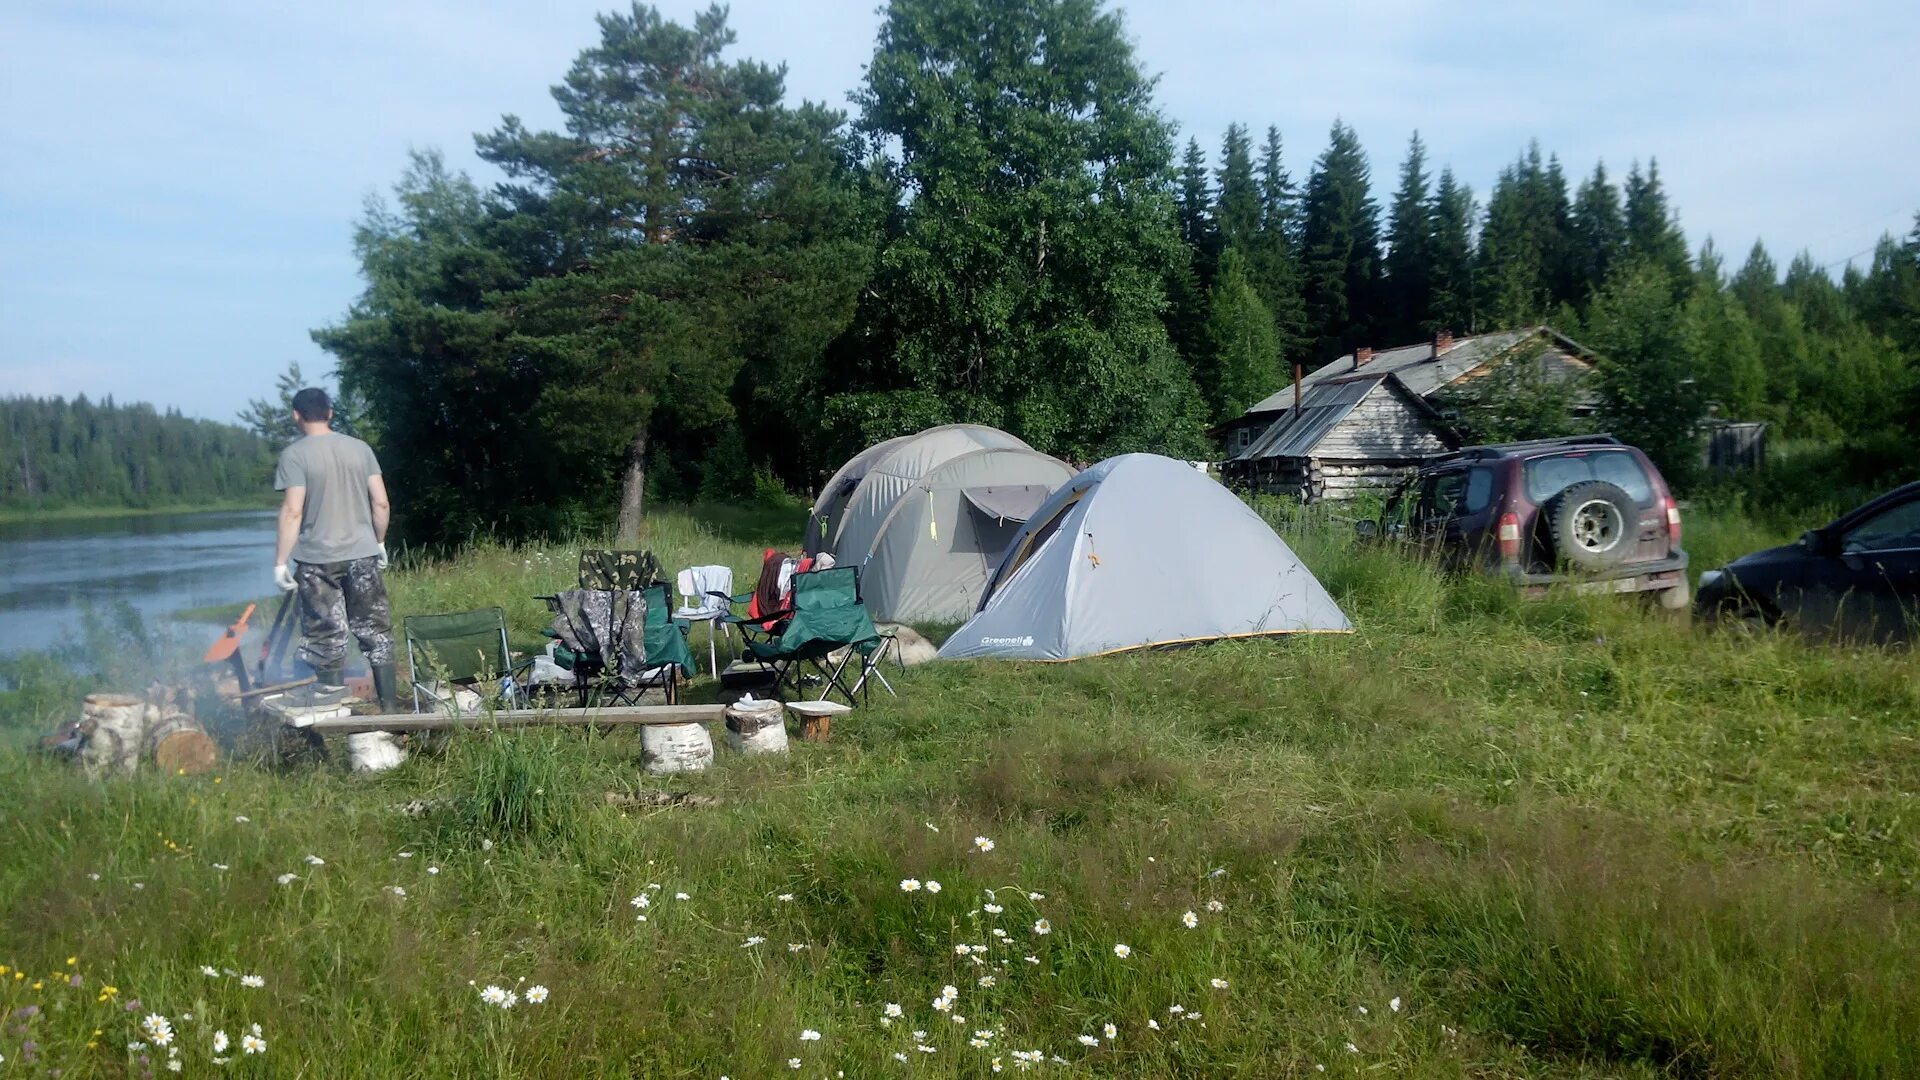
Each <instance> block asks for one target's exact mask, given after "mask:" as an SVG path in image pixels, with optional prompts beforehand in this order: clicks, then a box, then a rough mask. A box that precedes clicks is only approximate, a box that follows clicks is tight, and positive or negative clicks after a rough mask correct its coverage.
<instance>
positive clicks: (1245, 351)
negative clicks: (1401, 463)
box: [1207, 247, 1281, 420]
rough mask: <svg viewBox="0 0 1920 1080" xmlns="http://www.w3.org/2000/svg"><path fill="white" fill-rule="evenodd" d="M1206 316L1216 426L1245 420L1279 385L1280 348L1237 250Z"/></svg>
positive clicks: (1226, 262) (1226, 260) (1227, 259)
mask: <svg viewBox="0 0 1920 1080" xmlns="http://www.w3.org/2000/svg"><path fill="white" fill-rule="evenodd" d="M1210 301H1211V302H1210V305H1209V312H1208V315H1207V339H1208V342H1209V344H1210V345H1211V347H1212V355H1213V358H1214V359H1213V363H1214V368H1213V372H1212V374H1213V380H1212V384H1211V386H1210V387H1209V389H1210V391H1211V392H1210V393H1209V394H1208V398H1209V399H1210V401H1211V403H1212V405H1213V415H1214V419H1215V420H1227V419H1230V418H1232V417H1235V416H1238V415H1240V414H1241V413H1242V412H1244V411H1246V409H1247V407H1248V406H1250V405H1252V404H1253V403H1254V402H1256V401H1259V400H1260V399H1261V398H1263V397H1266V396H1267V395H1268V394H1270V393H1272V392H1273V390H1274V388H1275V387H1277V386H1279V385H1280V382H1281V379H1280V344H1279V339H1278V338H1277V337H1276V336H1275V334H1274V331H1273V315H1272V314H1271V313H1270V312H1268V311H1267V308H1266V305H1264V304H1262V303H1261V302H1260V297H1259V296H1258V295H1256V294H1255V293H1254V291H1253V286H1252V285H1250V284H1249V283H1248V281H1247V261H1246V259H1245V258H1244V257H1243V256H1242V255H1241V254H1240V251H1239V249H1237V248H1231V247H1230V248H1228V249H1227V252H1226V255H1225V256H1223V257H1222V258H1221V260H1220V277H1219V280H1218V281H1217V282H1216V283H1215V284H1214V287H1213V294H1212V296H1211V297H1210Z"/></svg>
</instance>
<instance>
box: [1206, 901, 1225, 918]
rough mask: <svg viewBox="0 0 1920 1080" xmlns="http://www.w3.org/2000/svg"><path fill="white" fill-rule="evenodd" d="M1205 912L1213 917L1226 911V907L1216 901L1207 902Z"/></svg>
mask: <svg viewBox="0 0 1920 1080" xmlns="http://www.w3.org/2000/svg"><path fill="white" fill-rule="evenodd" d="M1207 910H1208V911H1209V912H1212V913H1213V914H1215V915H1218V914H1219V913H1221V912H1223V911H1225V910H1227V905H1225V904H1223V903H1221V902H1220V901H1218V900H1209V901H1207Z"/></svg>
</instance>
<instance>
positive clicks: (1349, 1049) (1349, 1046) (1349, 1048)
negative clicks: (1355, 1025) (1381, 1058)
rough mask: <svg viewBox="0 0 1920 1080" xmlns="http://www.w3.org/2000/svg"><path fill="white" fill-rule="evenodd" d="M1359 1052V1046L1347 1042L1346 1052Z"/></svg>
mask: <svg viewBox="0 0 1920 1080" xmlns="http://www.w3.org/2000/svg"><path fill="white" fill-rule="evenodd" d="M1359 1052H1360V1048H1359V1047H1357V1046H1355V1045H1353V1044H1352V1043H1348V1044H1347V1053H1349V1054H1357V1053H1359Z"/></svg>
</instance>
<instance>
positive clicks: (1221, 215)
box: [1213, 124, 1261, 251]
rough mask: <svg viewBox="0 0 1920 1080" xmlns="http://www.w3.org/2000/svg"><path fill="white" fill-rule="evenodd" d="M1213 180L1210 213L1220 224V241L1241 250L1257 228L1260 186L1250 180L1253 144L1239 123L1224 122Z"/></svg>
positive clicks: (1244, 248)
mask: <svg viewBox="0 0 1920 1080" xmlns="http://www.w3.org/2000/svg"><path fill="white" fill-rule="evenodd" d="M1216 180H1217V182H1218V188H1217V189H1216V190H1217V191H1218V194H1217V195H1216V196H1215V199H1214V204H1213V205H1214V209H1213V216H1214V220H1216V221H1218V222H1219V223H1220V238H1221V241H1222V243H1224V244H1225V245H1226V246H1227V247H1238V248H1240V249H1241V250H1242V251H1245V250H1247V249H1248V248H1249V247H1250V246H1251V245H1252V244H1253V239H1254V235H1255V234H1256V233H1258V232H1259V231H1260V218H1261V214H1260V188H1259V186H1258V185H1257V184H1256V183H1255V182H1254V179H1253V143H1252V140H1251V139H1250V138H1249V137H1248V135H1247V129H1246V128H1244V127H1241V126H1240V125H1239V124H1228V125H1227V134H1226V137H1225V138H1224V139H1222V140H1221V142H1220V170H1219V172H1218V174H1217V175H1216Z"/></svg>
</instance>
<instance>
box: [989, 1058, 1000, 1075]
mask: <svg viewBox="0 0 1920 1080" xmlns="http://www.w3.org/2000/svg"><path fill="white" fill-rule="evenodd" d="M990 1064H991V1065H992V1066H993V1071H994V1072H999V1071H1000V1059H999V1058H994V1059H993V1061H992V1062H990Z"/></svg>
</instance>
